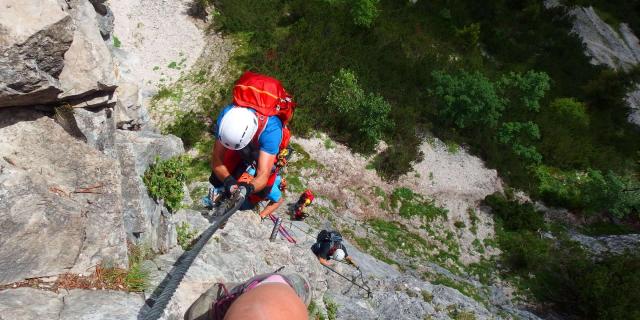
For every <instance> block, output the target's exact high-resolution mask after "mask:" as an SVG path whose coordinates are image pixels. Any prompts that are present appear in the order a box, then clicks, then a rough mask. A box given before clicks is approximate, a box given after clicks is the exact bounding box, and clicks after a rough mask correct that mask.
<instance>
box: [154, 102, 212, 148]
mask: <svg viewBox="0 0 640 320" xmlns="http://www.w3.org/2000/svg"><path fill="white" fill-rule="evenodd" d="M206 131H207V125H206V124H205V123H204V121H203V119H201V118H200V116H199V115H198V114H197V113H195V112H193V111H190V112H185V113H181V114H179V115H178V116H177V117H176V120H175V121H174V122H173V123H172V124H170V125H169V126H167V127H166V128H165V129H164V130H163V133H164V134H173V135H175V136H177V137H179V138H180V139H182V142H183V143H184V146H185V147H187V148H190V147H193V146H194V145H195V144H196V142H198V141H200V139H201V138H202V136H203V134H204V133H205V132H206Z"/></svg>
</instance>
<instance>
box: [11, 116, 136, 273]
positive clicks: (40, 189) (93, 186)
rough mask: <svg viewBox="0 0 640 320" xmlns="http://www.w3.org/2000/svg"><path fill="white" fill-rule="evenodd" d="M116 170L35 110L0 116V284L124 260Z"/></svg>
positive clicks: (118, 263)
mask: <svg viewBox="0 0 640 320" xmlns="http://www.w3.org/2000/svg"><path fill="white" fill-rule="evenodd" d="M119 175H120V168H119V166H118V163H117V161H116V160H114V159H111V158H109V157H107V156H105V155H104V154H103V153H101V152H99V151H97V150H96V149H94V148H92V147H90V146H89V145H87V144H85V143H84V142H82V141H80V140H78V139H76V138H74V137H72V136H70V135H69V134H68V133H67V132H66V131H64V130H63V129H62V127H60V125H58V124H57V123H56V122H55V121H54V120H53V119H51V118H48V117H46V116H44V115H42V114H39V113H38V112H36V111H29V110H11V109H9V110H5V111H4V112H3V114H2V116H0V228H1V229H2V237H0V284H6V283H12V282H15V281H19V280H22V279H25V278H33V277H42V276H47V275H55V274H60V273H64V272H75V273H87V272H90V271H91V269H92V268H93V267H94V266H95V265H96V264H99V263H111V264H113V265H115V266H119V267H126V266H127V244H126V237H125V232H124V226H123V219H122V198H121V191H120V190H121V189H120V177H119Z"/></svg>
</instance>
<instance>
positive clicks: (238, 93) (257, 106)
mask: <svg viewBox="0 0 640 320" xmlns="http://www.w3.org/2000/svg"><path fill="white" fill-rule="evenodd" d="M233 103H234V104H235V105H236V106H238V107H244V108H250V109H253V110H255V111H256V116H257V118H258V130H257V131H256V134H255V135H254V137H253V141H252V143H253V144H254V145H258V139H259V137H260V135H261V134H262V131H263V130H264V128H265V126H266V124H267V120H268V118H269V117H270V116H277V117H278V118H280V121H282V141H281V142H280V147H279V150H278V153H280V152H281V151H282V150H284V149H286V148H287V147H288V146H289V139H290V137H291V133H290V132H289V128H288V127H287V124H288V123H289V121H290V120H291V118H292V117H293V112H294V110H295V107H296V104H295V103H294V102H293V99H292V98H291V96H290V95H289V93H287V91H286V90H285V89H284V87H283V86H282V84H281V83H280V81H278V80H277V79H275V78H272V77H269V76H266V75H263V74H259V73H253V72H251V71H246V72H245V73H244V74H243V75H242V76H241V77H240V79H238V81H237V82H236V84H235V86H234V87H233ZM277 160H278V158H277V157H276V162H277ZM225 162H226V161H225ZM277 173H278V170H277V169H276V170H274V172H273V173H272V174H271V177H269V181H268V182H267V187H266V188H269V189H270V188H271V186H272V185H273V182H274V181H275V177H276V174H277ZM267 194H268V192H267ZM253 200H256V199H253ZM252 202H253V201H252ZM256 202H257V201H256Z"/></svg>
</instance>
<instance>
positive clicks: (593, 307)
mask: <svg viewBox="0 0 640 320" xmlns="http://www.w3.org/2000/svg"><path fill="white" fill-rule="evenodd" d="M639 267H640V256H637V255H631V254H623V255H618V256H605V257H604V258H602V259H599V260H595V261H594V260H592V259H591V258H589V257H587V256H586V255H585V254H584V253H582V252H580V251H579V250H577V249H574V250H570V251H567V252H558V253H557V254H556V255H555V256H554V258H551V259H550V261H546V262H545V264H543V265H540V269H541V270H540V271H538V272H537V273H536V277H535V278H533V280H532V281H531V282H532V283H531V284H530V285H531V290H532V292H533V293H534V294H535V295H536V297H538V299H541V300H545V301H550V302H552V303H553V304H554V305H555V307H556V308H557V309H559V310H562V311H564V312H566V313H570V314H576V315H577V316H579V317H583V318H593V319H637V318H639V317H640V309H638V307H637V302H638V301H639V300H638V299H640V273H638V272H637V270H638V268H639Z"/></svg>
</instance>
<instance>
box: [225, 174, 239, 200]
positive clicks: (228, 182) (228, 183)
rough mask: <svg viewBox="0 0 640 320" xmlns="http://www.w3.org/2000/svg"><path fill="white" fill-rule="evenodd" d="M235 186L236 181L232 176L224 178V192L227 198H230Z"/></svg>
mask: <svg viewBox="0 0 640 320" xmlns="http://www.w3.org/2000/svg"><path fill="white" fill-rule="evenodd" d="M237 185H238V181H237V180H236V178H234V177H233V176H231V175H230V176H228V177H226V178H224V192H225V193H226V195H227V197H228V196H231V193H233V191H235V188H234V186H237Z"/></svg>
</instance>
